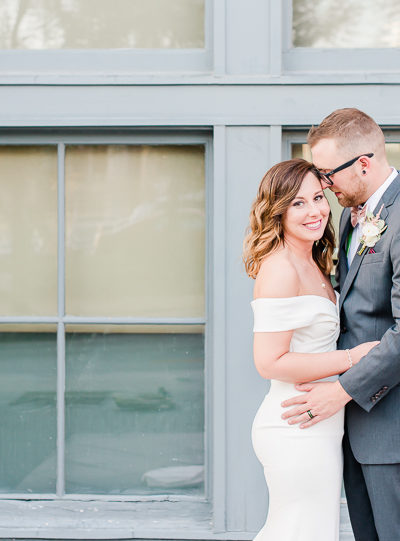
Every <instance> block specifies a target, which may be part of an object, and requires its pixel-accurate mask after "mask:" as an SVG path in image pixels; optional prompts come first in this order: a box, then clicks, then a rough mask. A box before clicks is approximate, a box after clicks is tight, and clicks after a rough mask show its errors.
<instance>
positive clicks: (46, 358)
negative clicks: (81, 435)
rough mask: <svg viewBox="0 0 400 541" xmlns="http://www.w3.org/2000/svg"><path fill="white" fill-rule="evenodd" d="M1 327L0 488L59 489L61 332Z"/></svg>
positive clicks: (39, 490)
mask: <svg viewBox="0 0 400 541" xmlns="http://www.w3.org/2000/svg"><path fill="white" fill-rule="evenodd" d="M27 329H29V326H27V325H25V326H24V331H22V332H19V327H18V326H17V325H7V327H6V328H3V326H1V327H0V418H1V423H0V456H1V460H0V492H3V493H4V492H8V493H16V492H17V493H55V490H56V434H57V427H56V418H57V413H56V378H57V368H56V367H57V360H56V358H57V334H56V329H55V327H53V329H52V331H53V332H40V331H39V329H38V326H37V325H36V326H35V327H33V326H32V328H31V332H29V331H28V330H27Z"/></svg>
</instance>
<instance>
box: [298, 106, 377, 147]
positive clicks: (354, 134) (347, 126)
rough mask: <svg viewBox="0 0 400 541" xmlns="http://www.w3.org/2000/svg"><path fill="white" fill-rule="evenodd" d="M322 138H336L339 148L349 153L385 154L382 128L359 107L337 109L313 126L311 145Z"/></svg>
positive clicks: (310, 132)
mask: <svg viewBox="0 0 400 541" xmlns="http://www.w3.org/2000/svg"><path fill="white" fill-rule="evenodd" d="M321 139H334V140H335V142H336V145H337V147H338V148H339V149H343V150H344V151H346V150H347V149H348V151H349V155H350V154H353V153H355V154H357V153H358V152H375V153H377V152H378V153H382V154H383V155H384V154H385V137H384V135H383V132H382V130H381V128H380V127H379V126H378V124H377V123H376V122H375V120H374V119H373V118H371V117H370V116H368V115H367V114H366V113H364V112H363V111H360V110H359V109H354V108H350V107H348V108H345V109H337V110H336V111H333V113H331V114H330V115H328V116H327V117H326V118H324V120H323V121H322V122H321V124H320V125H319V126H312V127H311V129H310V131H309V132H308V136H307V142H308V144H309V145H310V147H311V148H312V147H313V146H314V145H315V144H316V143H318V141H320V140H321ZM364 147H365V148H364Z"/></svg>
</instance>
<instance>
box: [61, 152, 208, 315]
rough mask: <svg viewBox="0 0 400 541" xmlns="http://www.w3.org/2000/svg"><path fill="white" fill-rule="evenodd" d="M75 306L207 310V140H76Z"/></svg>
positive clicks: (135, 311) (70, 208) (71, 184)
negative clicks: (158, 142)
mask: <svg viewBox="0 0 400 541" xmlns="http://www.w3.org/2000/svg"><path fill="white" fill-rule="evenodd" d="M65 176H66V262H67V263H66V311H67V313H68V314H73V315H80V316H90V315H96V316H142V317H143V316H148V317H151V316H153V317H157V316H158V317H198V316H204V267H205V260H204V254H205V246H204V242H205V183H204V147H203V146H186V147H185V146H176V147H171V146H157V147H155V146H153V147H151V146H106V145H103V146H68V147H67V149H66V170H65Z"/></svg>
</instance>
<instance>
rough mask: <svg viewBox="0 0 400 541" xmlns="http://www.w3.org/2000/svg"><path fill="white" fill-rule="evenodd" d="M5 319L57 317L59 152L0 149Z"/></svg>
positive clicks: (1, 307)
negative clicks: (6, 317)
mask: <svg viewBox="0 0 400 541" xmlns="http://www.w3.org/2000/svg"><path fill="white" fill-rule="evenodd" d="M0 190H1V197H0V315H14V316H19V315H55V314H56V313H57V149H56V147H28V146H21V147H14V146H0Z"/></svg>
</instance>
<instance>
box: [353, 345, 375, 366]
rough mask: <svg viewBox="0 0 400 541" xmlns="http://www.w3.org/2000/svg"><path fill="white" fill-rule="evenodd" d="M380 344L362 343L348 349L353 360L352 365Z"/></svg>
mask: <svg viewBox="0 0 400 541" xmlns="http://www.w3.org/2000/svg"><path fill="white" fill-rule="evenodd" d="M379 343H380V342H379V341H375V342H363V343H362V344H360V345H359V346H356V347H355V348H351V349H350V355H351V358H352V360H353V364H357V363H358V361H359V360H360V359H362V357H365V355H366V354H367V353H369V352H370V351H371V349H372V348H374V347H375V346H377V345H378V344H379Z"/></svg>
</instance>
